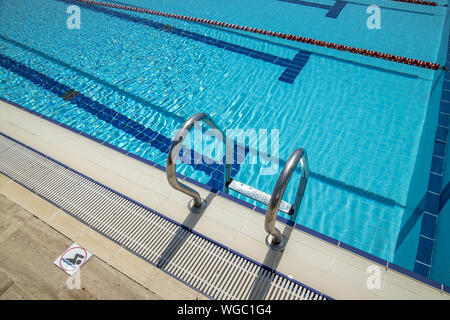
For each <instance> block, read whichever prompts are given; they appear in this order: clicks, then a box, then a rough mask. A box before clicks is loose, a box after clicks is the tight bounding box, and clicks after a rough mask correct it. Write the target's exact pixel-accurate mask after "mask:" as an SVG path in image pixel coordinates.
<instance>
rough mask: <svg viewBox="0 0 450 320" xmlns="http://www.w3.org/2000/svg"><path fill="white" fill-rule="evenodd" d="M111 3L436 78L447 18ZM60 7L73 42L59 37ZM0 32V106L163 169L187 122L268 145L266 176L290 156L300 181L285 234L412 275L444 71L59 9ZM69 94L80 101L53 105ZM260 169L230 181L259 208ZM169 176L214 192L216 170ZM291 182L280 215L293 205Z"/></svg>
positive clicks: (263, 0) (324, 5) (404, 11)
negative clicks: (271, 135) (265, 137)
mask: <svg viewBox="0 0 450 320" xmlns="http://www.w3.org/2000/svg"><path fill="white" fill-rule="evenodd" d="M109 2H114V3H120V4H129V5H134V6H139V7H144V8H150V9H154V10H161V11H166V12H171V13H177V14H183V15H190V16H195V17H203V18H208V19H214V20H219V21H224V22H230V23H235V24H241V25H247V26H252V27H257V28H263V29H267V30H272V31H278V32H284V33H292V34H295V35H303V36H307V37H312V38H316V39H320V40H325V41H332V42H336V43H342V44H346V45H351V46H357V47H361V48H367V49H371V50H378V51H381V52H387V53H392V54H397V55H401V56H407V57H411V58H416V59H422V60H426V61H431V62H440V61H438V60H439V57H440V56H439V52H441V51H442V48H441V47H440V44H441V39H442V34H443V29H444V23H445V17H446V14H447V10H446V8H444V7H441V6H439V7H427V6H418V5H412V4H404V3H396V2H391V1H380V0H376V1H366V0H361V1H353V2H352V1H349V2H346V3H345V5H343V4H342V1H340V2H338V3H337V4H336V2H335V1H334V0H314V2H308V3H307V4H305V3H304V2H302V1H294V0H292V1H281V0H245V1H242V0H229V1H217V0H209V1H207V0H185V1H179V0H165V1H156V0H123V1H109ZM374 2H375V3H374ZM71 4H76V5H79V6H80V8H81V29H79V30H76V29H72V30H71V29H68V28H67V26H66V19H67V18H68V16H69V15H68V14H67V13H66V9H67V7H68V6H69V5H71ZM371 4H376V5H378V6H380V7H381V10H382V11H381V12H382V15H381V19H382V20H381V29H380V30H370V29H368V28H367V27H366V20H367V18H368V17H369V15H368V14H367V13H366V9H367V6H368V5H371ZM0 21H1V24H0V96H1V97H3V98H5V99H8V100H10V101H13V102H16V103H18V104H20V105H22V106H25V107H27V108H29V109H32V110H34V111H35V112H38V113H40V114H43V115H46V116H48V117H50V118H52V119H54V120H56V121H59V122H61V123H64V124H66V125H68V126H70V127H73V128H76V129H78V130H81V131H83V132H85V133H87V134H89V135H91V136H93V137H96V138H98V139H100V140H103V141H107V142H109V143H110V144H113V145H115V146H117V147H119V148H121V149H123V150H125V151H127V152H131V153H133V154H136V155H138V156H140V157H143V158H145V159H149V160H151V161H153V162H156V163H158V164H160V165H163V166H165V162H166V159H167V150H168V147H169V145H170V139H171V137H172V136H173V134H174V132H175V130H176V129H177V128H179V126H180V125H181V124H182V123H183V121H184V120H185V119H187V118H188V117H189V116H191V115H192V114H194V113H196V112H206V113H208V114H210V116H211V117H212V118H213V119H214V120H215V121H216V123H217V124H218V125H219V126H220V127H221V128H223V129H255V130H259V129H268V130H274V129H275V130H279V163H280V167H279V170H278V172H279V171H280V170H281V168H282V165H283V164H284V163H285V161H286V160H287V158H288V157H289V155H290V153H291V152H292V151H293V150H295V149H296V148H297V147H303V148H305V149H306V150H307V152H308V156H309V164H310V169H311V171H312V174H311V178H310V180H309V183H308V187H307V191H306V194H305V198H304V200H303V203H302V206H301V209H300V212H299V214H298V216H297V223H300V224H302V225H304V226H306V227H308V228H311V229H314V230H316V231H318V232H321V233H324V234H326V235H328V236H330V237H333V238H336V239H338V240H339V241H342V242H345V243H348V244H350V245H352V246H355V247H357V248H359V249H361V250H364V251H367V252H369V253H371V254H373V255H376V256H378V257H380V258H383V259H386V260H388V261H395V262H396V263H398V264H400V265H402V266H404V267H406V268H409V269H412V268H413V267H414V261H415V257H416V251H417V246H418V241H419V240H418V235H419V231H420V230H419V229H420V223H421V220H420V219H419V220H417V219H411V217H412V216H413V215H414V212H417V210H418V206H419V205H420V203H421V201H422V199H423V196H424V194H425V192H426V190H427V184H428V176H429V173H430V167H431V159H432V157H431V155H432V152H433V144H432V142H433V139H434V132H435V130H436V123H437V117H438V108H439V106H438V103H434V102H433V101H434V100H436V101H439V97H438V98H437V99H432V96H433V94H435V93H434V92H439V93H440V87H437V85H436V83H438V80H437V79H438V78H439V77H440V78H442V72H441V71H432V70H426V69H422V68H418V67H413V66H408V65H402V64H396V63H393V62H388V61H383V60H377V59H373V58H369V57H363V56H357V55H353V54H350V53H345V52H338V51H333V50H330V49H326V48H319V47H313V46H310V45H306V44H300V43H295V42H291V41H287V40H282V39H277V38H270V37H265V36H259V35H254V34H248V33H243V32H239V31H232V30H228V29H222V28H216V27H210V26H205V25H200V24H195V23H190V22H186V21H180V20H175V19H169V18H163V17H157V16H151V15H146V14H139V13H135V12H129V11H123V10H117V9H111V8H103V7H97V6H92V5H85V4H79V3H74V2H70V1H64V0H2V1H0ZM445 46H447V44H445ZM444 55H445V53H444ZM439 74H441V75H440V76H439ZM70 89H73V90H76V91H78V92H80V93H81V94H80V95H78V96H77V97H75V98H74V99H72V100H70V101H65V100H64V99H62V98H61V97H62V96H63V95H64V93H65V92H67V91H68V90H70ZM432 102H433V103H432ZM254 142H255V141H247V143H248V145H249V146H250V147H252V146H253V145H254ZM261 167H262V165H261V164H259V165H252V164H245V163H244V164H241V165H240V166H234V170H233V175H234V177H235V178H236V179H238V180H240V181H242V182H245V183H248V184H250V185H252V186H255V187H257V188H258V189H261V190H263V191H265V192H267V193H271V191H272V188H273V186H274V185H275V182H276V179H277V177H278V175H261V174H260V170H261ZM178 171H179V172H181V173H183V174H185V175H187V176H189V177H191V178H193V179H195V180H197V181H199V182H202V183H206V184H209V185H211V186H213V187H216V188H221V182H222V179H223V169H222V166H220V165H217V166H214V165H213V166H206V165H196V166H195V165H186V164H182V165H180V166H179V167H178ZM299 177H300V171H298V172H296V173H295V174H294V176H293V178H292V181H293V183H291V184H290V185H289V186H288V189H287V190H286V194H285V197H284V200H286V201H290V202H293V200H294V196H295V191H296V187H297V185H296V183H295V181H299V180H298V179H299ZM234 195H235V196H238V197H241V196H239V195H236V194H234ZM241 198H242V199H244V200H246V201H250V200H249V199H245V198H243V197H241ZM280 215H283V214H281V213H280Z"/></svg>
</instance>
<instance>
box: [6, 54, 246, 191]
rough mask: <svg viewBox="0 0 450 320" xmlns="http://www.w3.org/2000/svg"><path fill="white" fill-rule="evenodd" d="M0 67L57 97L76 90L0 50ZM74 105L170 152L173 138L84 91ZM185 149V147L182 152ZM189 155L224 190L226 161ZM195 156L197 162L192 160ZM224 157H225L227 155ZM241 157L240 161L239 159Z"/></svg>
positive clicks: (187, 161) (234, 166) (192, 152)
mask: <svg viewBox="0 0 450 320" xmlns="http://www.w3.org/2000/svg"><path fill="white" fill-rule="evenodd" d="M0 66H1V67H3V68H5V69H7V70H9V71H11V72H13V73H15V74H17V75H19V76H21V77H23V78H25V79H27V80H29V81H31V82H33V83H34V84H36V85H38V86H40V87H41V88H43V89H45V90H47V91H49V92H51V93H53V94H55V95H57V96H58V97H60V98H62V99H64V97H66V96H67V94H68V93H70V92H73V91H75V90H74V89H73V88H70V87H69V86H66V85H64V84H62V83H60V82H58V81H56V80H54V79H52V78H50V77H48V76H46V75H44V74H42V73H40V72H38V71H36V70H34V69H32V68H30V67H27V66H26V65H24V64H22V63H20V62H18V61H16V60H14V59H12V58H10V57H7V56H5V55H3V54H1V53H0ZM67 101H69V102H70V103H72V104H75V105H76V106H77V107H79V108H80V109H83V110H84V111H85V112H87V113H90V114H91V115H93V116H95V117H96V118H98V119H100V120H102V121H104V122H106V123H109V124H110V125H112V126H113V127H115V128H116V129H119V130H121V131H123V132H125V133H127V134H129V135H131V136H133V137H134V138H136V139H138V140H140V141H142V142H144V143H148V144H149V146H150V147H152V148H154V149H158V150H159V151H160V152H162V153H164V154H168V152H169V148H170V145H171V144H172V140H171V139H170V138H168V137H166V136H164V135H163V134H161V133H159V132H157V131H153V130H152V129H150V128H147V127H145V126H144V125H142V124H140V123H138V122H136V121H134V120H132V119H130V118H128V117H126V116H125V115H123V114H121V113H119V112H117V111H115V110H113V109H110V108H108V107H106V106H105V105H102V104H101V103H99V102H97V101H95V100H92V99H91V98H89V97H87V96H85V95H84V94H82V93H78V94H77V95H76V96H74V97H73V98H72V99H70V100H67ZM238 148H242V147H240V146H237V145H235V146H234V149H235V152H234V155H235V159H234V160H235V162H236V163H233V164H232V165H231V173H232V176H234V175H236V174H237V173H238V171H239V169H240V163H239V161H242V159H237V156H238V155H239V154H241V153H240V152H237V149H238ZM183 151H184V150H183V149H182V152H183ZM186 151H187V152H186V154H185V153H182V156H181V159H182V160H184V162H183V163H185V164H187V165H189V166H191V167H193V168H194V169H195V170H198V171H202V172H204V173H205V174H206V175H207V176H209V177H210V180H209V181H208V183H207V185H209V186H211V187H213V188H214V189H217V190H222V188H223V182H224V174H225V173H224V166H223V164H220V163H216V162H215V161H214V160H212V159H205V156H203V155H201V154H199V153H198V152H196V151H195V150H193V149H189V150H186ZM249 152H250V151H249V149H248V148H245V149H244V157H246V156H247V154H248V153H249ZM192 159H194V161H191V160H192ZM195 159H205V160H207V161H206V162H205V161H203V162H200V163H197V161H195ZM224 159H225V156H224ZM236 160H239V161H236Z"/></svg>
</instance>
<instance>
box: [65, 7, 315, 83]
mask: <svg viewBox="0 0 450 320" xmlns="http://www.w3.org/2000/svg"><path fill="white" fill-rule="evenodd" d="M56 1H60V2H64V3H67V4H76V5H77V6H80V7H84V8H87V9H90V10H93V11H96V12H99V13H103V14H106V15H109V16H113V17H116V18H120V19H122V20H126V21H131V22H134V23H139V24H143V25H146V26H149V27H151V28H153V29H155V30H159V31H164V32H167V33H170V34H173V35H176V36H179V37H184V38H187V39H190V40H193V41H198V42H201V43H204V44H207V45H210V46H213V47H216V48H220V49H224V50H227V51H231V52H234V53H237V54H241V55H245V56H247V57H250V58H253V59H258V60H262V61H264V62H267V63H271V64H274V65H277V66H280V67H283V68H286V70H285V72H286V71H288V70H293V69H295V72H291V76H288V77H283V76H281V77H280V78H282V77H283V78H282V79H280V78H279V79H278V80H280V81H283V82H286V83H291V84H292V83H293V82H294V81H293V80H295V78H296V77H297V75H298V74H299V73H300V71H301V70H302V69H303V67H304V66H305V65H306V63H307V62H308V59H309V56H310V55H311V52H307V51H303V50H299V52H298V53H297V55H301V56H302V58H303V59H299V58H297V59H295V57H294V59H292V60H290V59H287V58H283V57H279V56H276V55H273V54H270V53H265V52H262V51H258V50H254V49H250V48H246V47H243V46H240V45H236V44H234V43H230V42H226V41H222V40H217V39H215V38H212V37H209V36H204V35H201V34H198V33H195V32H191V31H188V30H183V29H180V28H176V27H174V26H172V25H169V24H164V23H159V22H156V21H153V20H150V19H146V18H141V17H138V16H133V15H130V14H126V13H124V12H120V11H115V10H113V9H108V8H105V7H99V6H95V5H91V4H87V3H79V2H72V1H70V0H56ZM297 55H296V57H297ZM300 60H301V61H300ZM283 74H284V73H283ZM294 75H295V77H294ZM284 79H289V81H284ZM292 79H293V80H292ZM291 80H292V81H291Z"/></svg>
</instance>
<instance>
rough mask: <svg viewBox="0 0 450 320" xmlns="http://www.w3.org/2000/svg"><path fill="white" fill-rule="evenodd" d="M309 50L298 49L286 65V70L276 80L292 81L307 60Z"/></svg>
mask: <svg viewBox="0 0 450 320" xmlns="http://www.w3.org/2000/svg"><path fill="white" fill-rule="evenodd" d="M310 55H311V53H310V52H305V51H299V52H298V53H297V54H296V55H295V57H294V58H293V59H292V61H291V62H290V63H289V65H288V66H287V68H286V70H284V72H283V73H282V74H281V76H280V77H279V78H278V80H280V81H283V82H286V83H290V84H292V83H294V81H295V78H297V76H298V74H299V73H300V71H302V69H303V67H304V66H305V64H306V63H307V62H308V59H309V56H310Z"/></svg>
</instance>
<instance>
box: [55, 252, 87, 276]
mask: <svg viewBox="0 0 450 320" xmlns="http://www.w3.org/2000/svg"><path fill="white" fill-rule="evenodd" d="M87 256H88V254H87V252H86V249H84V248H82V247H72V248H69V249H68V250H67V251H66V252H64V253H63V255H62V256H61V258H60V260H59V266H60V268H61V269H63V270H64V271H69V272H70V271H74V270H76V269H78V268H81V266H82V265H83V264H84V263H85V262H86V260H87Z"/></svg>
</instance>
